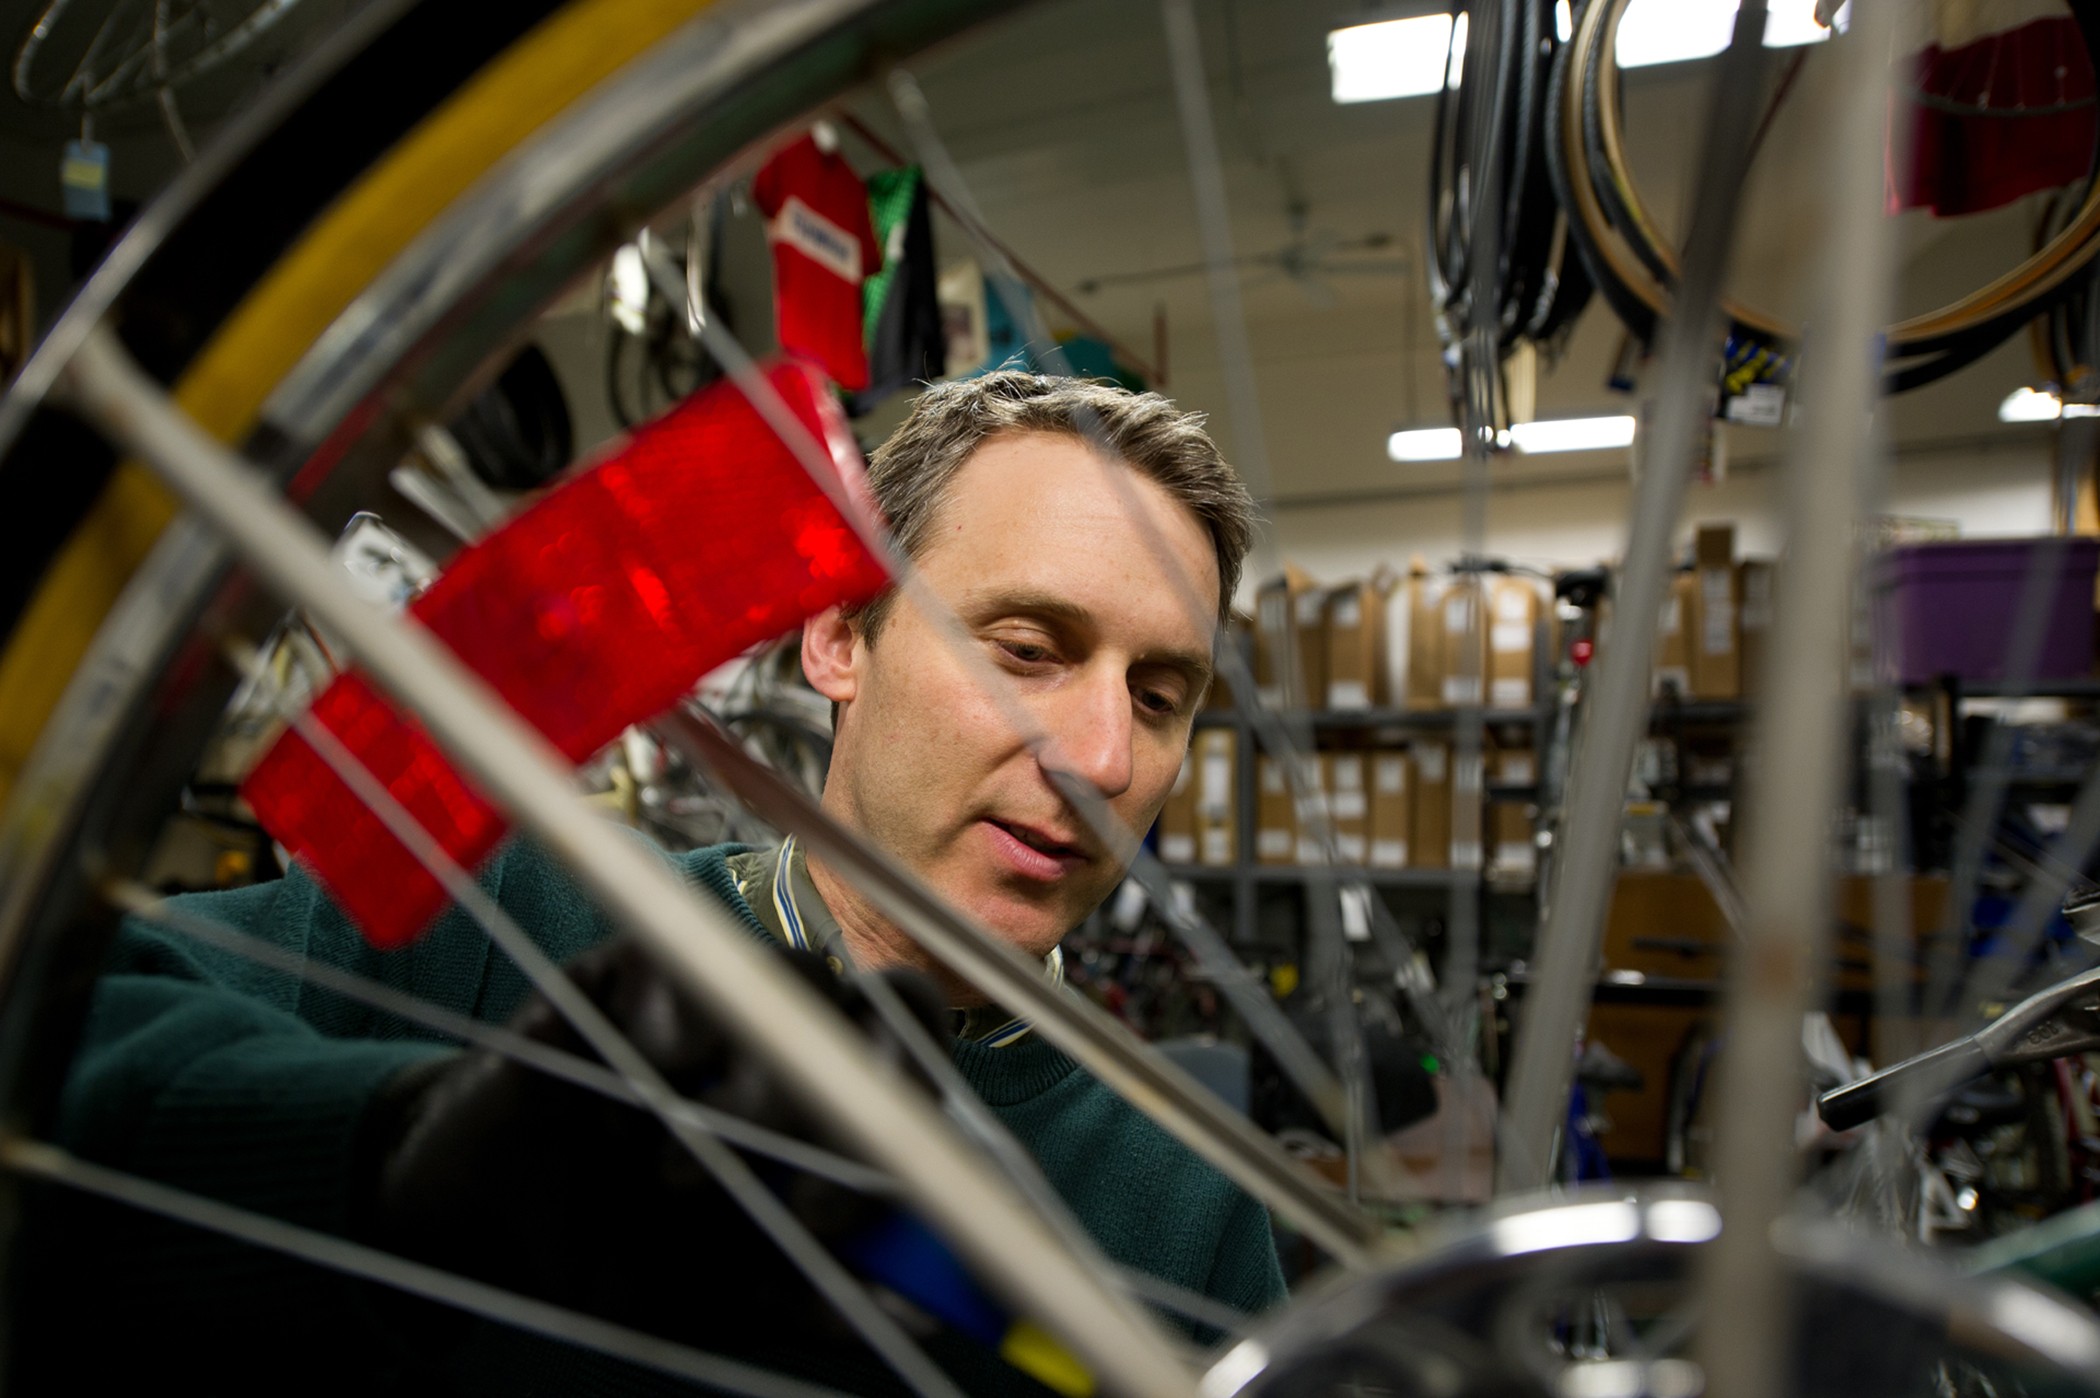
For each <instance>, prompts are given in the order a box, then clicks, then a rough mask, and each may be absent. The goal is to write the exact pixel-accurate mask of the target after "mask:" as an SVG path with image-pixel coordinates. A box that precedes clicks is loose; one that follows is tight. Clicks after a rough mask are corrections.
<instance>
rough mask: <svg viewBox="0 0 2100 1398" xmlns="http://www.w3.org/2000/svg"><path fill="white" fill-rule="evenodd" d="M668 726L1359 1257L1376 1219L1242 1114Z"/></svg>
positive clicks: (1297, 1219)
mask: <svg viewBox="0 0 2100 1398" xmlns="http://www.w3.org/2000/svg"><path fill="white" fill-rule="evenodd" d="M672 731H673V732H674V733H681V734H682V735H683V740H684V741H687V742H690V743H691V744H692V750H693V752H694V753H695V755H697V756H698V757H700V758H701V759H702V760H704V761H705V762H707V763H708V765H709V766H710V767H711V768H712V769H713V770H714V771H715V772H716V774H717V775H718V776H720V777H721V778H722V780H723V781H724V783H725V784H727V785H728V786H730V787H731V789H733V790H734V791H736V793H737V794H738V795H739V796H740V797H742V798H743V800H744V801H745V803H746V804H747V805H749V806H750V807H751V808H752V809H753V810H754V811H756V812H757V813H758V814H759V815H760V816H761V817H762V818H764V819H766V820H768V821H771V822H774V823H776V824H779V825H781V826H783V827H785V828H789V829H793V830H794V831H795V832H796V834H797V836H798V837H799V838H801V839H803V840H805V841H807V842H808V844H809V846H810V849H811V850H812V851H813V852H815V853H818V854H820V855H822V856H823V857H825V858H827V859H829V860H831V861H833V862H834V863H835V864H836V865H837V866H838V868H839V869H840V870H841V871H842V872H850V873H851V874H852V875H853V876H855V877H856V878H857V879H859V880H860V881H861V886H862V888H863V890H864V891H865V892H866V893H867V894H868V895H869V896H870V897H871V898H873V899H875V900H876V901H877V903H878V905H879V906H880V907H881V909H882V911H883V914H884V915H885V916H886V917H888V918H890V919H891V920H893V921H894V922H896V923H897V925H898V926H899V927H900V928H901V929H902V930H904V931H905V932H906V933H908V934H910V935H911V936H913V937H914V939H915V940H917V941H918V942H919V943H920V945H922V946H924V947H926V949H927V950H928V951H930V952H932V953H933V954H934V955H935V956H936V957H938V958H940V959H941V960H942V961H943V963H944V964H947V965H949V966H951V967H952V968H953V969H954V970H955V971H956V972H957V973H958V974H961V975H964V976H967V977H969V978H971V979H972V980H973V983H976V984H979V985H980V986H981V987H982V988H983V989H984V990H985V991H986V993H987V994H989V995H991V996H993V998H995V999H997V1000H999V1002H1000V1003H1002V1004H1005V1005H1007V1006H1008V1008H1010V1009H1013V1010H1015V1011H1017V1012H1020V1013H1022V1014H1024V1015H1026V1016H1028V1017H1030V1018H1031V1021H1032V1022H1033V1023H1034V1024H1035V1025H1036V1028H1037V1030H1038V1032H1041V1033H1043V1034H1045V1035H1046V1036H1048V1037H1049V1038H1050V1039H1051V1040H1052V1041H1053V1042H1055V1043H1056V1044H1057V1045H1058V1047H1060V1048H1063V1049H1065V1050H1066V1051H1067V1052H1069V1053H1071V1054H1072V1056H1073V1057H1074V1058H1076V1059H1078V1060H1079V1061H1081V1062H1082V1063H1085V1064H1087V1065H1088V1067H1089V1069H1090V1070H1091V1071H1093V1072H1094V1073H1095V1074H1096V1076H1098V1077H1100V1078H1101V1080H1102V1081H1103V1082H1104V1083H1107V1084H1108V1085H1109V1086H1110V1087H1111V1088H1114V1089H1115V1090H1116V1091H1118V1092H1119V1093H1121V1094H1122V1095H1124V1096H1125V1097H1127V1098H1128V1099H1129V1100H1131V1101H1133V1102H1138V1103H1144V1104H1147V1105H1148V1106H1149V1108H1150V1110H1151V1113H1152V1114H1153V1115H1154V1117H1155V1118H1156V1119H1158V1120H1159V1121H1160V1124H1161V1126H1162V1127H1164V1128H1166V1129H1168V1130H1171V1131H1174V1132H1175V1134H1177V1135H1178V1136H1180V1137H1181V1139H1182V1140H1184V1141H1185V1142H1187V1143H1188V1144H1189V1145H1190V1146H1191V1147H1192V1148H1193V1149H1196V1150H1198V1151H1199V1152H1200V1153H1202V1154H1203V1155H1204V1156H1205V1158H1207V1159H1209V1160H1210V1161H1211V1162H1212V1163H1213V1164H1215V1165H1216V1166H1218V1168H1219V1169H1221V1170H1223V1171H1224V1172H1225V1173H1226V1174H1228V1175H1230V1176H1232V1178H1233V1179H1235V1180H1236V1181H1238V1182H1239V1183H1240V1184H1241V1185H1242V1186H1243V1187H1244V1188H1246V1189H1247V1190H1248V1191H1249V1192H1250V1193H1253V1194H1254V1195H1255V1196H1256V1197H1258V1198H1261V1199H1262V1200H1264V1201H1265V1202H1267V1203H1268V1204H1270V1205H1271V1206H1272V1207H1274V1208H1275V1209H1277V1211H1278V1212H1280V1213H1282V1214H1283V1215H1284V1216H1285V1217H1286V1218H1289V1219H1290V1220H1291V1221H1292V1222H1294V1223H1296V1224H1297V1225H1298V1226H1299V1227H1301V1228H1303V1229H1305V1230H1306V1232H1307V1235H1308V1236H1309V1237H1312V1238H1313V1239H1314V1241H1315V1242H1317V1243H1318V1244H1319V1245H1320V1246H1322V1247H1323V1248H1326V1249H1327V1250H1328V1251H1330V1252H1331V1253H1333V1254H1334V1256H1335V1258H1336V1260H1337V1261H1340V1262H1342V1263H1343V1264H1344V1265H1347V1266H1350V1267H1352V1268H1361V1267H1363V1266H1365V1265H1367V1264H1368V1260H1369V1255H1368V1252H1367V1248H1368V1245H1369V1243H1370V1241H1371V1240H1372V1239H1373V1238H1375V1236H1376V1234H1377V1228H1376V1225H1375V1224H1374V1223H1373V1222H1372V1221H1371V1220H1369V1219H1367V1218H1365V1217H1364V1216H1362V1215H1360V1214H1357V1213H1355V1212H1354V1211H1352V1210H1349V1209H1346V1208H1342V1207H1340V1206H1339V1205H1338V1204H1337V1202H1336V1201H1335V1200H1334V1199H1333V1198H1332V1196H1331V1195H1329V1194H1327V1193H1326V1192H1325V1191H1324V1190H1322V1189H1321V1188H1320V1187H1319V1186H1318V1185H1316V1184H1314V1183H1312V1182H1311V1181H1310V1180H1309V1179H1308V1178H1307V1177H1306V1175H1305V1172H1304V1170H1303V1167H1301V1166H1299V1165H1298V1164H1297V1163H1296V1162H1295V1161H1293V1160H1291V1159H1290V1158H1289V1157H1287V1156H1285V1155H1284V1154H1283V1152H1282V1151H1281V1150H1280V1149H1279V1148H1278V1147H1277V1146H1276V1145H1275V1143H1274V1142H1272V1141H1270V1140H1269V1139H1268V1138H1267V1137H1266V1136H1264V1135H1262V1134H1261V1132H1260V1131H1259V1130H1258V1129H1257V1128H1255V1127H1254V1126H1253V1125H1252V1124H1251V1123H1250V1122H1248V1121H1247V1120H1246V1119H1245V1118H1244V1117H1242V1116H1240V1115H1239V1114H1237V1113H1235V1112H1233V1111H1231V1110H1230V1109H1229V1108H1227V1107H1226V1106H1225V1105H1224V1103H1223V1102H1221V1101H1219V1100H1218V1099H1217V1098H1216V1097H1215V1096H1214V1095H1212V1094H1208V1093H1206V1092H1205V1091H1204V1090H1203V1089H1201V1088H1199V1087H1196V1086H1195V1085H1194V1084H1192V1083H1186V1082H1185V1081H1181V1080H1180V1078H1181V1075H1180V1074H1179V1073H1178V1072H1177V1071H1176V1070H1175V1069H1174V1068H1173V1066H1172V1065H1171V1064H1169V1063H1167V1062H1166V1061H1165V1060H1164V1059H1162V1058H1161V1057H1160V1056H1159V1055H1158V1054H1157V1053H1154V1052H1150V1051H1148V1050H1146V1049H1145V1048H1144V1046H1143V1045H1142V1044H1140V1043H1138V1042H1137V1041H1136V1040H1135V1038H1134V1036H1133V1035H1131V1033H1130V1031H1129V1030H1128V1029H1127V1028H1125V1027H1124V1026H1123V1025H1121V1024H1120V1023H1118V1022H1117V1021H1116V1020H1114V1019H1112V1018H1110V1017H1109V1016H1108V1014H1107V1013H1106V1012H1104V1011H1102V1010H1099V1009H1096V1008H1095V1007H1094V1006H1093V1005H1092V1004H1091V1003H1089V1002H1087V1001H1085V1000H1082V999H1078V998H1076V997H1067V996H1062V995H1060V994H1059V993H1058V992H1056V991H1055V990H1053V989H1052V988H1051V987H1050V986H1049V985H1048V983H1046V982H1045V981H1044V980H1043V979H1042V977H1041V976H1040V974H1038V973H1037V971H1036V969H1035V968H1034V967H1031V966H1029V965H1028V964H1027V963H1026V962H1025V961H1024V960H1023V958H1022V957H1021V956H1020V954H1019V953H1017V952H1015V951H1013V950H1012V949H1011V948H1009V947H1007V946H1006V945H1005V944H1004V943H1002V942H1000V941H998V940H997V939H996V938H991V937H987V936H985V935H984V934H982V933H979V932H977V931H976V930H975V929H974V928H972V927H971V926H970V925H969V924H968V923H967V922H966V921H965V920H964V919H962V918H960V917H958V916H956V915H955V914H954V913H953V912H951V911H950V910H948V909H947V908H945V907H944V906H942V905H941V904H940V903H939V901H938V900H936V899H934V898H933V897H932V896H931V895H929V894H927V893H926V892H925V891H924V890H923V889H922V888H920V887H919V886H918V885H917V883H916V882H915V881H913V880H911V879H909V878H908V877H906V876H905V875H903V874H900V873H899V872H898V871H896V870H894V869H892V868H891V867H890V865H889V863H888V861H887V860H886V859H885V858H884V857H883V856H882V854H881V853H880V852H879V851H877V850H875V849H874V848H873V847H872V846H870V845H869V844H868V843H867V842H866V841H865V840H863V839H861V838H860V837H858V836H856V835H855V834H853V832H851V831H849V830H847V829H845V828H844V827H843V826H840V825H839V824H838V823H837V822H835V821H833V820H832V819H830V817H829V816H828V815H827V814H826V813H825V812H824V811H823V809H822V808H821V807H819V806H818V805H817V804H816V803H815V802H814V801H812V800H811V799H810V798H809V797H807V796H805V795H803V794H802V793H801V792H799V791H797V790H795V789H794V788H793V787H792V786H790V785H789V784H788V783H786V782H784V781H782V780H781V779H780V778H779V776H778V775H777V774H776V773H774V772H772V771H770V770H769V769H767V768H766V767H764V766H762V765H761V764H759V763H758V762H756V761H755V760H753V759H751V758H750V757H748V756H747V755H745V754H744V753H743V752H742V750H741V749H739V748H738V747H737V746H736V744H735V743H734V742H733V741H731V740H729V739H728V738H727V737H726V736H724V735H721V734H720V733H719V732H714V733H711V732H709V731H708V730H707V729H706V728H704V727H702V726H700V725H697V724H684V725H680V726H679V727H678V728H674V729H673V730H672Z"/></svg>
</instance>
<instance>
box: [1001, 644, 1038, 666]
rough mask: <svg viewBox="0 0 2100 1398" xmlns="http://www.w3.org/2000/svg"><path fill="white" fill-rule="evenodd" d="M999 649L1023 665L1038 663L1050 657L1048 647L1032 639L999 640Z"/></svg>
mask: <svg viewBox="0 0 2100 1398" xmlns="http://www.w3.org/2000/svg"><path fill="white" fill-rule="evenodd" d="M999 649H1001V650H1003V651H1005V652H1006V653H1007V654H1008V655H1009V656H1011V657H1012V658H1013V659H1015V660H1018V661H1020V662H1021V663H1022V664H1024V665H1039V664H1041V663H1042V662H1043V661H1046V660H1049V659H1050V658H1051V655H1050V648H1049V647H1048V646H1045V645H1039V644H1037V643H1036V642H1034V641H1001V642H1000V643H999Z"/></svg>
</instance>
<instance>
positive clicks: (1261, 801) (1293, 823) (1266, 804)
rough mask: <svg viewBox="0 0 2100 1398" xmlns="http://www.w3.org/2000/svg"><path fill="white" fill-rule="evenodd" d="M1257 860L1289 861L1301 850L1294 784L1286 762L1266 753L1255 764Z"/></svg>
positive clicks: (1257, 861)
mask: <svg viewBox="0 0 2100 1398" xmlns="http://www.w3.org/2000/svg"><path fill="white" fill-rule="evenodd" d="M1255 778H1256V782H1257V786H1256V789H1255V793H1254V860H1255V862H1256V863H1257V864H1288V863H1290V862H1291V861H1292V860H1293V859H1294V858H1296V857H1297V854H1298V813H1297V812H1296V810H1294V809H1293V808H1292V806H1291V785H1290V783H1289V782H1288V781H1287V780H1285V777H1284V770H1283V763H1282V762H1281V761H1280V760H1278V759H1277V758H1274V757H1270V756H1268V755H1267V754H1266V753H1265V754H1263V755H1262V758H1261V760H1260V762H1259V763H1258V764H1257V765H1256V768H1255Z"/></svg>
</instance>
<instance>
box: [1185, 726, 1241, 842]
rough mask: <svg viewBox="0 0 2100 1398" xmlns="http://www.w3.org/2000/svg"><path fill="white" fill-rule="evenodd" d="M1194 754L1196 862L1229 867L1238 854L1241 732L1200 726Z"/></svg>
mask: <svg viewBox="0 0 2100 1398" xmlns="http://www.w3.org/2000/svg"><path fill="white" fill-rule="evenodd" d="M1194 757H1195V763H1196V773H1195V777H1194V786H1195V788H1196V862H1197V863H1198V864H1204V865H1208V866H1210V867H1212V868H1226V867H1230V866H1231V865H1232V864H1233V862H1234V861H1235V860H1236V859H1237V858H1238V855H1239V839H1238V835H1239V814H1238V801H1237V799H1236V798H1237V792H1238V788H1239V783H1238V781H1237V768H1238V761H1239V734H1237V733H1235V732H1233V731H1232V730H1231V729H1230V728H1205V729H1203V730H1201V731H1200V732H1198V733H1197V734H1196V745H1195V752H1194Z"/></svg>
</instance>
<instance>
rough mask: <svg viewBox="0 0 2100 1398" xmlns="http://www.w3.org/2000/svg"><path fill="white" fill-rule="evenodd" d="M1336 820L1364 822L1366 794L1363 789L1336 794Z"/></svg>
mask: <svg viewBox="0 0 2100 1398" xmlns="http://www.w3.org/2000/svg"><path fill="white" fill-rule="evenodd" d="M1334 818H1335V819H1336V820H1362V819H1363V818H1364V792H1363V788H1362V787H1358V788H1356V790H1354V791H1337V792H1336V793H1334Z"/></svg>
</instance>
